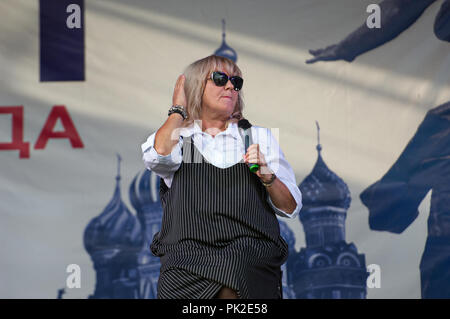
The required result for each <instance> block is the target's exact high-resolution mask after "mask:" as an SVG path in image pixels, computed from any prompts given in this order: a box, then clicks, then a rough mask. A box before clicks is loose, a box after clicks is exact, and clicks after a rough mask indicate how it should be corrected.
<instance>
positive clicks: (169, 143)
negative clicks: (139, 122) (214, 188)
mask: <svg viewBox="0 0 450 319" xmlns="http://www.w3.org/2000/svg"><path fill="white" fill-rule="evenodd" d="M184 80H185V78H184V75H180V76H179V77H178V80H177V83H176V84H175V89H174V93H173V99H172V102H173V105H183V106H185V105H186V97H185V94H184ZM182 124H183V117H182V116H181V115H180V114H178V113H172V114H171V115H170V116H169V117H168V118H167V120H166V121H165V122H164V124H163V125H162V126H161V127H160V128H159V129H158V130H157V131H156V132H155V133H153V134H152V135H150V136H149V138H148V139H147V141H146V142H145V143H143V144H142V145H141V148H142V153H143V157H142V159H143V160H144V163H145V166H146V167H147V168H148V169H150V170H151V171H154V172H155V173H156V174H158V175H159V176H161V177H163V178H167V177H170V176H171V175H172V174H173V173H174V172H175V171H176V170H177V169H178V168H179V167H180V164H181V160H182V157H181V146H182V143H183V139H182V138H180V128H181V126H182Z"/></svg>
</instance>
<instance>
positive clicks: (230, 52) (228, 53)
mask: <svg viewBox="0 0 450 319" xmlns="http://www.w3.org/2000/svg"><path fill="white" fill-rule="evenodd" d="M214 55H218V56H223V57H225V58H228V59H230V60H232V61H233V62H235V63H236V61H237V53H236V51H235V50H234V49H233V48H232V47H229V46H228V45H227V43H226V41H225V19H222V45H221V46H220V48H218V49H217V50H216V52H214Z"/></svg>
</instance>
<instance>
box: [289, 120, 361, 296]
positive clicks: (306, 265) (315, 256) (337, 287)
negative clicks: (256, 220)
mask: <svg viewBox="0 0 450 319" xmlns="http://www.w3.org/2000/svg"><path fill="white" fill-rule="evenodd" d="M317 130H318V131H319V125H318V124H317ZM318 140H319V137H318ZM321 150H322V146H321V145H320V140H319V141H318V144H317V151H318V156H317V161H316V164H315V165H314V168H313V170H312V172H311V173H310V174H309V175H308V176H307V177H306V178H305V179H304V180H303V181H302V182H301V183H300V186H299V188H300V191H301V193H302V196H303V199H302V202H303V207H302V209H301V211H300V214H299V218H300V221H301V223H302V224H303V228H304V231H305V239H306V248H302V249H300V252H298V253H294V256H290V258H289V259H288V261H287V264H288V265H287V267H288V269H289V271H288V275H289V278H288V279H289V282H291V283H292V287H293V289H294V291H295V296H296V298H302V299H303V298H307V299H323V298H326V299H341V298H342V299H364V298H366V280H367V277H368V275H369V273H368V272H367V270H366V265H365V256H364V255H363V254H358V251H357V249H356V246H355V245H354V244H353V243H350V244H348V243H346V242H345V218H346V215H347V209H348V208H349V206H350V201H351V196H350V192H349V190H348V187H347V185H346V184H345V182H344V181H343V180H342V179H341V178H340V177H339V176H337V175H336V174H335V173H334V172H332V171H331V170H330V169H329V168H328V166H327V165H326V164H325V162H324V160H323V158H322V155H321Z"/></svg>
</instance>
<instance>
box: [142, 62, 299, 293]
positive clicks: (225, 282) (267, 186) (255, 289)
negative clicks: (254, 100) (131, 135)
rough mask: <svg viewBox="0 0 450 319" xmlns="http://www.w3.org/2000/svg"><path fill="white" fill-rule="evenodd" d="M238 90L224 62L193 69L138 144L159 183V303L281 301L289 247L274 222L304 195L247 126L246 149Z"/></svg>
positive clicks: (267, 142)
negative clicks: (256, 167)
mask: <svg viewBox="0 0 450 319" xmlns="http://www.w3.org/2000/svg"><path fill="white" fill-rule="evenodd" d="M265 81H266V79H264V80H263V82H265ZM261 84H262V85H264V83H261ZM242 85H243V79H242V73H241V70H240V69H239V67H238V66H237V65H236V64H235V63H234V62H233V61H231V60H229V59H227V58H224V57H220V56H215V55H212V56H209V57H206V58H203V59H200V60H198V61H196V62H194V63H192V64H191V65H189V66H188V67H187V69H186V70H185V72H184V74H182V75H180V76H179V77H178V80H177V82H176V85H175V89H174V94H173V101H172V102H173V106H172V107H171V108H170V110H169V112H168V114H169V116H168V118H167V120H166V121H165V123H164V124H163V125H162V126H161V127H160V128H159V129H158V130H157V131H156V132H155V133H153V134H152V135H150V136H149V137H148V139H147V141H146V142H145V143H143V144H142V151H143V160H144V163H145V165H146V167H147V168H148V169H150V170H152V171H153V172H155V173H156V174H158V175H159V176H160V177H161V180H160V181H161V183H160V185H161V187H160V198H161V203H162V207H163V219H162V227H161V229H160V231H159V232H157V233H156V234H155V235H154V237H153V241H152V243H151V246H150V249H151V251H152V253H153V255H155V256H158V257H160V258H161V269H160V277H159V280H158V289H157V298H158V299H166V298H171V299H175V298H176V299H179V298H183V299H184V298H190V299H191V298H192V299H199V298H208V299H211V298H221V299H223V298H242V299H250V298H274V299H277V298H282V285H281V276H282V271H281V265H282V264H283V263H284V262H285V261H286V260H287V257H288V247H287V243H286V241H285V240H284V239H283V238H282V237H281V235H280V227H279V224H278V220H277V217H276V216H277V215H279V216H283V217H287V218H294V217H296V216H297V215H298V212H299V211H300V208H301V206H302V203H301V193H300V190H299V188H298V186H297V183H296V180H295V175H294V172H293V170H292V168H291V166H290V165H289V163H288V162H287V161H286V159H285V157H284V154H283V152H282V150H281V149H280V147H279V144H278V142H277V140H276V139H275V137H274V136H273V135H272V133H271V131H270V129H268V128H264V127H260V126H252V127H251V128H250V129H249V130H251V135H252V138H253V142H252V144H251V145H250V146H249V147H248V149H247V152H245V143H244V140H243V139H242V138H241V135H240V131H239V128H238V121H239V120H242V119H243V114H242V111H243V108H244V103H243V98H242V90H241V89H242ZM250 163H252V164H258V165H259V170H258V171H256V172H255V173H252V172H251V171H250V169H249V164H250Z"/></svg>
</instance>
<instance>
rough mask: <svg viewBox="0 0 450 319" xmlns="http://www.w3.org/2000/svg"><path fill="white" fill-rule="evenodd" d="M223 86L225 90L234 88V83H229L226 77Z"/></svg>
mask: <svg viewBox="0 0 450 319" xmlns="http://www.w3.org/2000/svg"><path fill="white" fill-rule="evenodd" d="M224 88H225V90H234V85H233V84H232V83H231V81H230V79H228V81H227V83H226V84H225V87H224Z"/></svg>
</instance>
